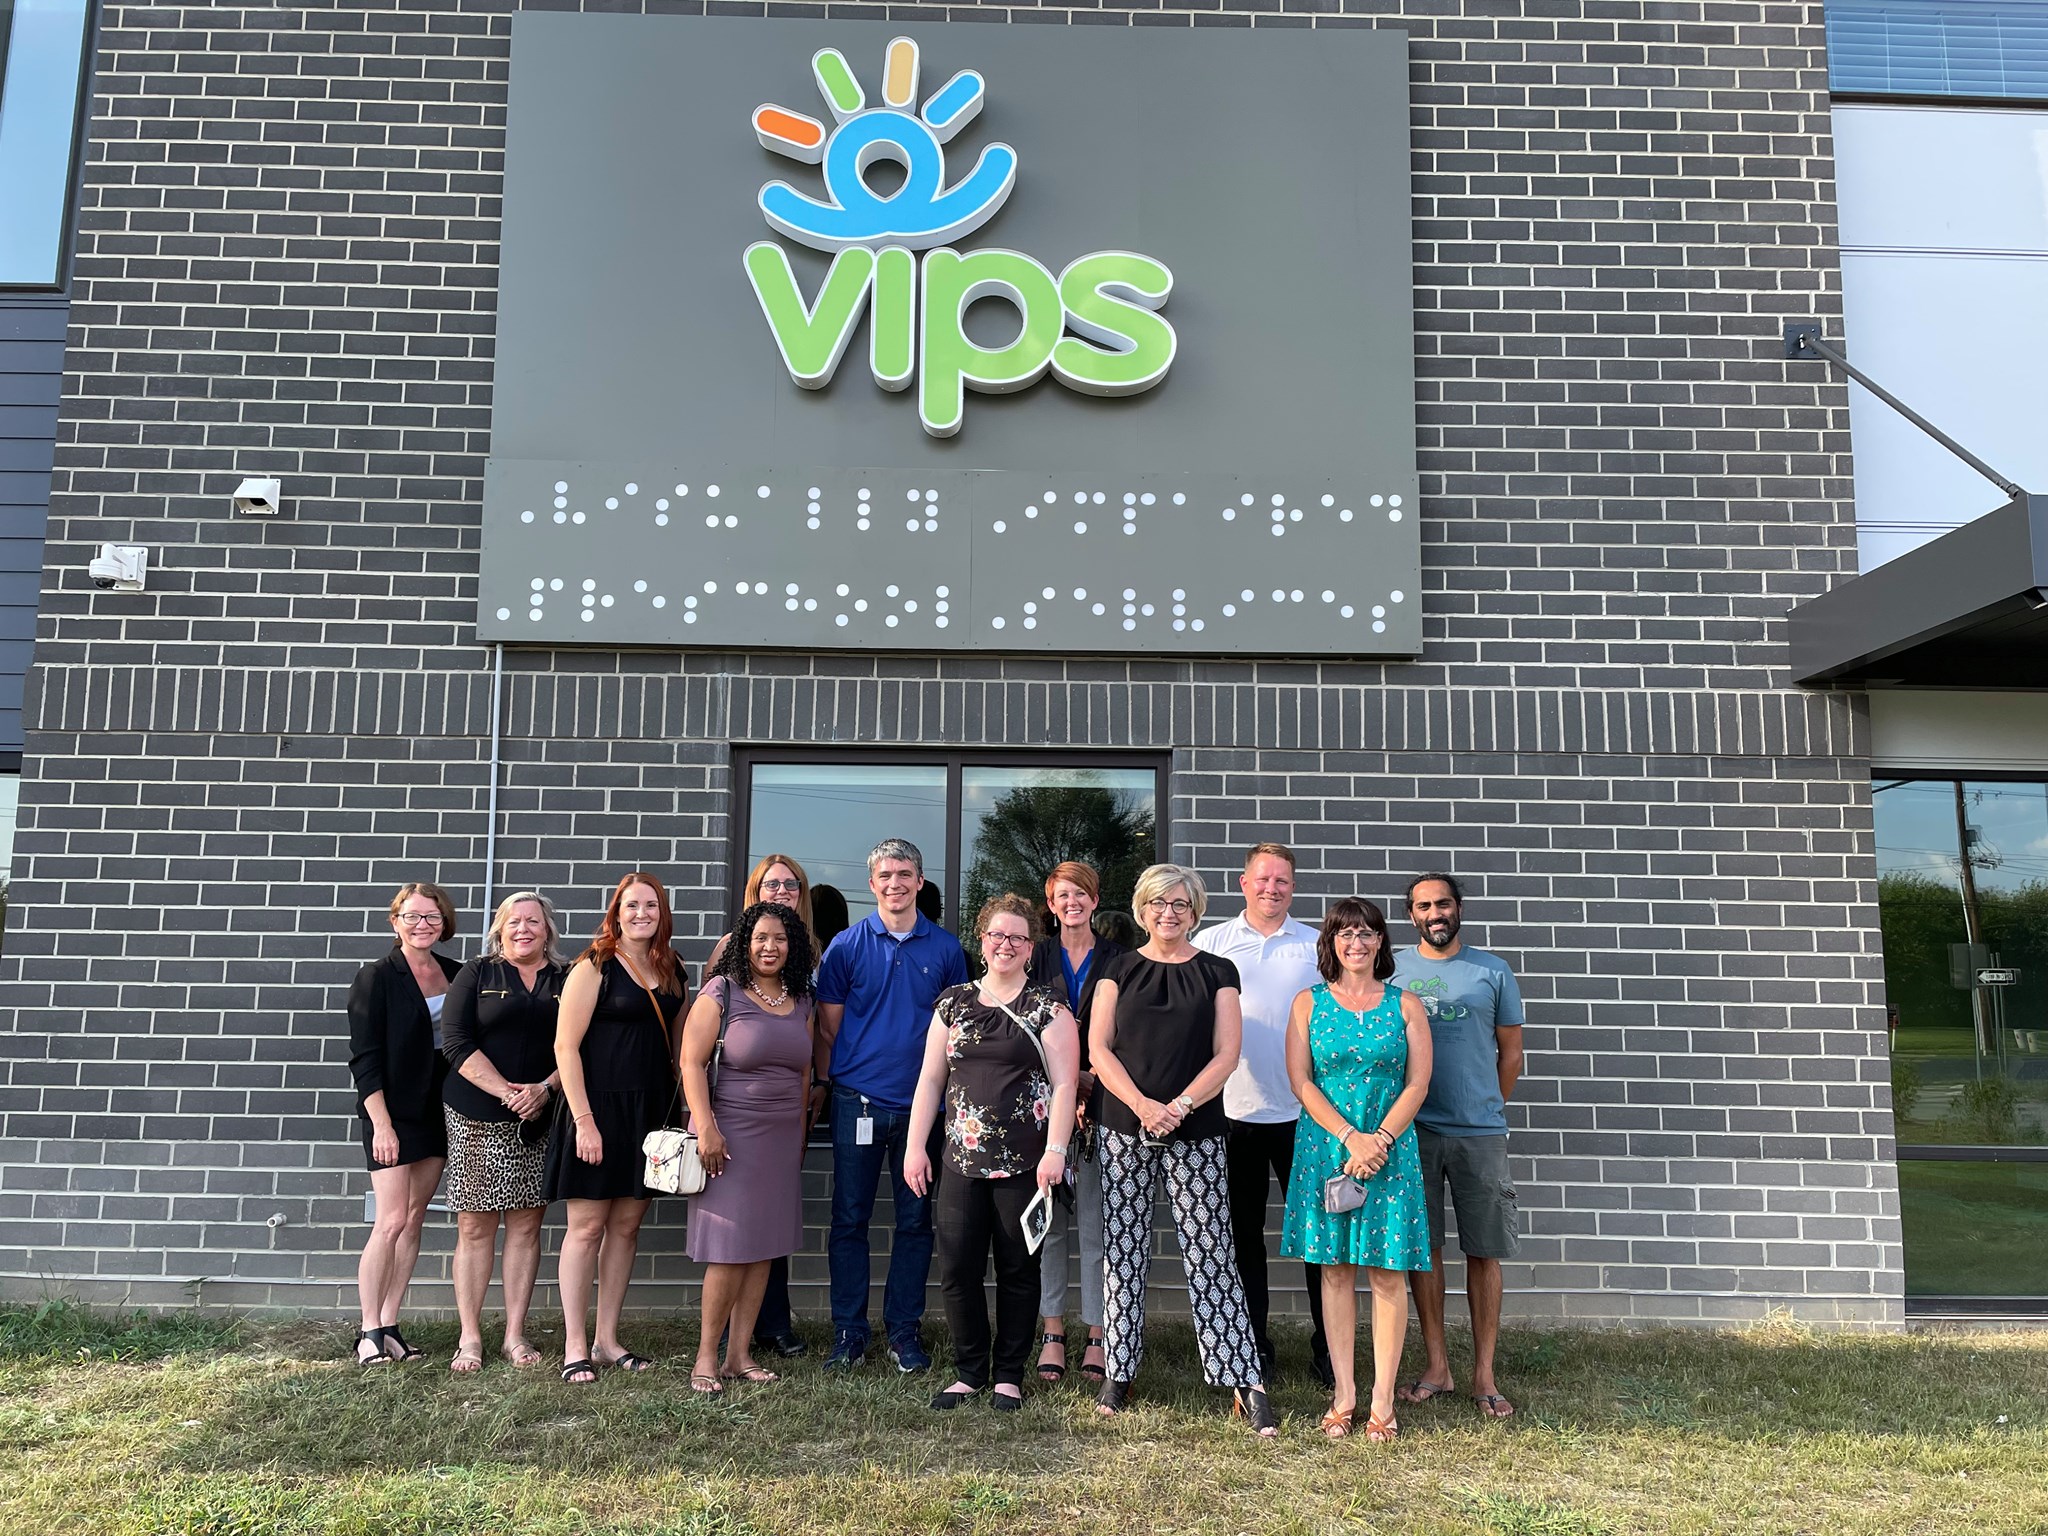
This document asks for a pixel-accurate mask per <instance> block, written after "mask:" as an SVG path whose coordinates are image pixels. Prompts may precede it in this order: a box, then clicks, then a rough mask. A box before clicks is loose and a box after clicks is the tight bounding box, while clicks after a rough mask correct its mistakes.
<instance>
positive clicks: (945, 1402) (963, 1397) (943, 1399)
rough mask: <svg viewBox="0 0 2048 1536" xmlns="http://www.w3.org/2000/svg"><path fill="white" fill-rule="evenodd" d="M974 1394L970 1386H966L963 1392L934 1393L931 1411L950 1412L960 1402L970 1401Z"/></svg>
mask: <svg viewBox="0 0 2048 1536" xmlns="http://www.w3.org/2000/svg"><path fill="white" fill-rule="evenodd" d="M974 1396H975V1391H974V1389H973V1388H972V1387H970V1388H968V1389H967V1390H966V1391H965V1392H951V1391H948V1392H937V1393H934V1394H933V1395H932V1402H931V1407H932V1412H934V1413H951V1412H952V1411H953V1410H954V1409H955V1408H958V1407H959V1406H960V1405H961V1404H962V1403H965V1402H969V1401H972V1399H973V1398H974Z"/></svg>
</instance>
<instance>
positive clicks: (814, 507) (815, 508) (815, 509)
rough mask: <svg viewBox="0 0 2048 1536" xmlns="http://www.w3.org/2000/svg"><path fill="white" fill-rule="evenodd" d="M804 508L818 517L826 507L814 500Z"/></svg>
mask: <svg viewBox="0 0 2048 1536" xmlns="http://www.w3.org/2000/svg"><path fill="white" fill-rule="evenodd" d="M804 510H805V511H806V512H808V513H810V514H811V516H813V517H816V516H817V515H818V514H819V513H820V512H822V511H824V510H825V509H824V507H823V506H822V505H821V504H820V503H818V502H815V501H814V502H812V503H811V504H810V505H809V506H807V507H805V508H804Z"/></svg>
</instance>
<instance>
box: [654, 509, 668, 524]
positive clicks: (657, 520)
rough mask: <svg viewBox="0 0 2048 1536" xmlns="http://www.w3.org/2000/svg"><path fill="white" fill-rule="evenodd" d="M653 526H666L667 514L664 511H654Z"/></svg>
mask: <svg viewBox="0 0 2048 1536" xmlns="http://www.w3.org/2000/svg"><path fill="white" fill-rule="evenodd" d="M654 526H655V527H657V528H666V527H667V526H668V514H667V513H666V512H657V513H655V514H654Z"/></svg>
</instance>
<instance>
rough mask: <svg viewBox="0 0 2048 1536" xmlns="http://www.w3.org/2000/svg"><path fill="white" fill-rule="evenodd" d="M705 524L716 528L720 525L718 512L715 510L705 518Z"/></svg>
mask: <svg viewBox="0 0 2048 1536" xmlns="http://www.w3.org/2000/svg"><path fill="white" fill-rule="evenodd" d="M704 526H705V527H706V528H716V527H717V526H718V514H717V513H716V512H714V513H712V514H711V515H710V516H709V517H707V518H705V519H704Z"/></svg>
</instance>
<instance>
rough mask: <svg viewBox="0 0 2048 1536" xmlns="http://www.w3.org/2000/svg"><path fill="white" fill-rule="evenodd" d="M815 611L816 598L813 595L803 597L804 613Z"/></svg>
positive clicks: (816, 605)
mask: <svg viewBox="0 0 2048 1536" xmlns="http://www.w3.org/2000/svg"><path fill="white" fill-rule="evenodd" d="M817 611H818V600H817V599H816V598H815V597H807V598H805V599H804V612H805V613H816V612H817Z"/></svg>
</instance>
